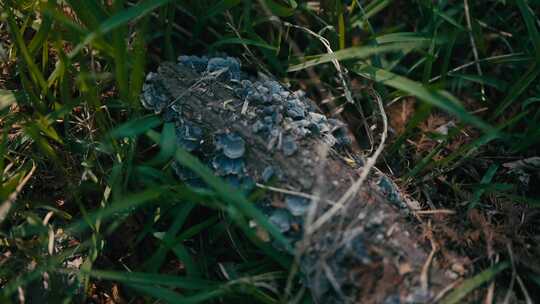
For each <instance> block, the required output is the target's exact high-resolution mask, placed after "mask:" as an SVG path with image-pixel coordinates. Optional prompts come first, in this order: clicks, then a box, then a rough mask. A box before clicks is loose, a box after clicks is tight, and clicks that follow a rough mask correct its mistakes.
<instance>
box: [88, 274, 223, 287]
mask: <svg viewBox="0 0 540 304" xmlns="http://www.w3.org/2000/svg"><path fill="white" fill-rule="evenodd" d="M81 272H82V273H84V274H87V275H89V276H91V277H93V278H96V279H99V280H109V281H116V282H120V283H132V284H145V285H161V286H167V287H175V288H182V289H190V290H201V289H209V288H216V287H218V286H219V285H220V282H215V281H210V280H204V279H199V278H191V277H186V276H176V275H167V274H156V273H146V272H121V271H107V270H89V271H85V270H81Z"/></svg>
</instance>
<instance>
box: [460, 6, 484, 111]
mask: <svg viewBox="0 0 540 304" xmlns="http://www.w3.org/2000/svg"><path fill="white" fill-rule="evenodd" d="M463 4H464V6H465V19H466V20H467V29H468V30H469V39H470V41H471V46H472V49H473V55H474V61H476V70H477V71H478V76H480V77H482V75H483V73H482V68H481V67H480V63H479V62H478V61H479V60H480V59H479V56H478V49H477V48H476V43H475V41H474V36H473V32H472V26H471V14H470V12H469V1H467V0H463ZM480 90H481V93H482V101H486V89H485V88H484V85H483V84H480Z"/></svg>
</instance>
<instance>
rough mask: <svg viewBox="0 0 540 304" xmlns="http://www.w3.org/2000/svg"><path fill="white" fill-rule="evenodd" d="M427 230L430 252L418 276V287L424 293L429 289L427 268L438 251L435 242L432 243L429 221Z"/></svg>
mask: <svg viewBox="0 0 540 304" xmlns="http://www.w3.org/2000/svg"><path fill="white" fill-rule="evenodd" d="M428 229H429V241H430V242H431V252H430V253H429V256H428V258H427V260H426V263H425V264H424V266H423V267H422V273H421V274H420V287H421V288H422V290H423V291H426V292H427V291H428V288H429V267H430V266H431V262H432V261H433V257H434V256H435V253H436V252H437V250H438V248H437V245H435V242H434V241H433V235H432V230H431V220H430V221H429V222H428Z"/></svg>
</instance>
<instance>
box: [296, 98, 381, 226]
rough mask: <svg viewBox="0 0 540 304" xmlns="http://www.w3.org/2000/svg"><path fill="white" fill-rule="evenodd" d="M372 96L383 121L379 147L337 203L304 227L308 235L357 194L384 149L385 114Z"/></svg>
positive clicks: (378, 100) (378, 101) (377, 99)
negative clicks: (311, 223)
mask: <svg viewBox="0 0 540 304" xmlns="http://www.w3.org/2000/svg"><path fill="white" fill-rule="evenodd" d="M373 95H374V97H375V101H376V102H377V105H378V106H379V111H380V112H381V117H382V120H383V132H382V136H381V142H380V143H379V146H378V147H377V150H375V153H373V155H372V156H371V157H369V158H368V159H367V160H366V164H365V166H364V167H363V168H362V173H361V174H360V177H359V178H358V179H357V180H356V182H355V183H354V184H352V185H351V187H349V189H348V190H347V192H345V194H344V195H343V196H342V197H341V198H340V199H339V201H338V202H337V203H336V204H335V205H334V206H332V208H330V209H329V210H328V211H326V212H325V213H323V214H322V215H321V216H320V217H319V218H318V219H317V220H316V221H315V223H313V225H310V226H307V225H306V231H309V232H310V233H313V232H314V231H316V230H317V229H319V228H320V227H321V226H322V225H323V224H324V223H326V222H327V221H328V220H329V219H331V218H332V217H333V216H334V215H335V214H336V213H337V212H338V211H339V210H340V209H341V208H343V207H344V206H345V204H346V203H348V202H349V200H350V199H351V198H353V197H354V196H355V195H356V194H357V193H358V190H359V189H360V187H362V185H363V184H364V182H365V181H366V179H367V177H368V175H369V173H370V171H371V169H372V168H373V167H374V166H375V163H376V162H377V159H378V158H379V156H380V155H381V153H382V151H383V149H384V143H385V142H386V137H387V135H388V119H387V117H386V113H385V111H384V105H383V104H382V100H381V97H380V96H379V95H378V94H377V93H376V92H374V91H373Z"/></svg>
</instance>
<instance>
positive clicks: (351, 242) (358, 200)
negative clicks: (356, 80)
mask: <svg viewBox="0 0 540 304" xmlns="http://www.w3.org/2000/svg"><path fill="white" fill-rule="evenodd" d="M259 77H260V76H259ZM259 81H261V82H264V81H266V80H265V79H261V78H259ZM238 87H239V84H238V83H236V82H231V81H227V80H225V81H219V77H217V78H216V77H208V75H201V74H199V73H197V72H195V71H194V70H193V69H191V68H189V67H186V66H183V65H181V64H175V63H171V62H165V63H163V64H161V66H160V67H159V68H158V71H157V73H154V74H153V75H152V77H149V78H148V81H147V83H146V84H145V90H146V91H147V92H150V91H151V90H154V91H153V92H154V93H155V92H160V93H162V94H163V95H164V96H165V99H166V100H167V108H165V109H164V110H163V113H165V116H167V115H168V114H167V113H169V114H170V113H172V114H173V115H172V116H175V115H177V117H175V118H173V120H175V121H179V123H178V124H182V123H186V122H189V123H190V124H193V125H196V126H198V127H199V128H200V129H202V139H203V140H202V144H201V147H200V148H198V149H199V150H198V152H196V153H197V154H198V155H199V156H200V157H202V158H206V159H207V160H211V159H212V158H213V157H215V153H216V152H215V150H216V149H215V145H214V144H215V142H216V139H215V136H216V134H222V133H231V132H232V133H235V134H239V135H240V136H241V138H242V139H243V140H244V141H245V149H246V152H245V155H244V156H243V160H244V163H245V168H243V170H242V173H241V175H245V176H249V177H250V178H252V179H253V180H255V181H256V182H257V184H258V185H259V187H263V188H264V187H265V186H264V185H266V186H268V187H267V190H268V189H270V190H268V192H267V194H266V199H267V200H268V202H269V205H270V206H271V207H270V209H271V210H270V213H269V214H272V212H274V211H276V210H280V209H283V210H287V211H290V208H289V209H287V208H288V207H290V206H288V205H287V203H288V201H287V199H288V197H289V198H290V196H293V197H294V196H298V197H303V196H305V197H307V198H309V205H310V207H312V206H315V207H312V208H313V209H312V210H313V212H314V213H312V214H313V215H314V218H315V219H317V218H319V217H320V215H321V214H323V213H325V212H326V211H328V209H329V208H331V207H332V205H333V204H335V202H337V201H338V200H339V199H340V198H341V196H342V195H343V194H344V193H345V192H346V191H347V189H348V188H349V187H350V185H351V184H352V183H353V182H354V181H355V180H356V179H357V178H358V176H359V174H360V172H361V170H362V161H360V160H359V159H360V157H357V155H359V153H358V152H359V151H356V150H355V148H354V146H346V145H341V147H337V146H336V145H334V146H332V144H333V143H335V141H336V140H335V139H336V138H337V136H332V135H333V134H334V135H335V132H336V131H338V130H339V129H340V128H341V126H340V124H339V122H336V121H333V120H332V123H328V125H329V126H330V128H331V130H329V131H328V130H327V132H326V133H325V132H320V133H319V134H316V133H317V132H308V133H310V134H307V135H303V136H295V135H294V134H295V132H296V131H298V130H296V129H295V124H301V123H303V121H302V120H294V119H290V118H287V114H286V113H287V105H280V104H279V102H276V101H273V102H271V103H266V104H265V103H258V102H251V101H249V102H246V100H242V99H239V98H238V96H237V93H235V90H237V88H238ZM291 94H294V93H291ZM284 95H287V94H284ZM143 96H144V94H143ZM146 96H147V97H146V98H147V99H148V98H152V97H151V94H147V95H146ZM149 96H150V97H149ZM290 96H293V95H290ZM294 96H297V97H298V98H297V99H298V100H301V102H302V104H301V106H302V107H303V108H304V109H305V112H306V113H308V114H309V113H315V114H309V115H312V116H311V117H319V116H317V115H318V114H320V112H319V111H318V110H317V108H316V107H315V105H314V104H313V103H312V102H311V101H310V100H309V99H307V98H305V97H302V96H301V94H296V95H294ZM289 98H290V97H289ZM284 102H285V99H284ZM143 103H144V102H143ZM146 103H150V101H149V100H146ZM269 106H270V107H274V109H275V112H276V113H278V114H273V115H274V116H278V118H277V122H276V123H275V126H276V128H277V129H279V130H278V131H279V132H274V133H276V134H277V133H279V134H278V135H276V136H275V137H272V136H271V135H268V134H267V133H268V132H267V133H264V132H263V133H261V132H256V130H255V129H256V128H255V127H254V125H256V124H257V122H258V121H261V120H262V119H263V118H264V116H265V115H267V114H268V112H269V110H268V109H269V108H268V107H269ZM170 109H175V110H173V111H172V112H167V111H170ZM265 113H266V114H265ZM282 114H283V115H282ZM316 114H317V115H316ZM279 115H282V116H283V117H282V119H281V120H280V119H279ZM306 115H307V114H306ZM169 116H170V115H169ZM295 121H296V122H295ZM298 121H300V122H298ZM291 124H292V126H291ZM322 126H323V127H324V126H325V125H322ZM295 130H296V131H295ZM303 130H304V129H301V130H300V131H303ZM306 130H308V129H307V128H306ZM340 132H341V131H340ZM296 133H298V132H296ZM286 138H289V139H290V138H293V140H294V144H295V145H296V148H297V149H292V150H293V151H292V154H291V151H286V149H285V147H284V145H285V144H290V143H285V139H286ZM272 140H273V141H274V143H272V142H271V141H272ZM293 146H294V145H293ZM268 168H272V169H273V171H274V172H275V174H274V175H275V176H276V178H274V179H272V182H271V183H270V184H269V183H268V178H267V176H265V175H268V171H269V169H268ZM265 170H266V172H265ZM269 187H272V188H269ZM284 190H285V191H284ZM285 192H288V193H289V194H284V193H285ZM291 193H298V194H297V195H294V194H291ZM408 202H409V203H408ZM413 208H415V207H413ZM309 210H311V209H309ZM412 211H413V210H411V204H410V200H408V199H407V197H406V196H404V195H403V194H402V193H401V192H400V191H399V189H398V188H397V186H396V185H395V184H394V183H393V182H392V180H391V179H390V178H389V177H388V176H385V175H384V174H382V173H381V172H378V171H376V170H375V172H373V173H372V174H370V177H369V178H368V180H367V181H366V183H365V184H364V185H363V187H362V188H361V189H360V190H359V191H358V193H357V194H356V195H355V196H354V198H353V199H352V200H350V201H349V202H348V203H347V204H345V205H344V207H343V208H341V209H340V211H339V212H338V213H337V214H336V215H335V216H333V217H332V218H331V219H330V220H328V221H326V222H325V223H324V224H323V225H322V226H320V227H319V228H318V229H317V230H316V231H313V232H311V233H309V234H306V233H304V234H303V238H302V239H301V240H299V241H298V242H296V250H297V254H298V256H299V257H300V259H299V261H300V269H301V271H302V272H303V275H305V276H306V278H307V280H306V281H307V283H306V285H307V286H308V287H309V288H310V290H311V292H312V294H313V296H314V298H315V300H316V301H317V302H318V303H344V302H347V303H351V302H358V303H403V302H405V303H428V302H431V301H433V299H434V298H435V297H436V296H437V294H438V293H439V292H440V291H441V290H442V289H443V288H444V287H446V286H447V285H448V284H449V282H450V278H449V277H448V276H447V275H445V272H444V270H443V269H442V268H441V266H440V265H438V264H437V259H433V261H432V262H431V263H430V262H429V258H430V252H431V251H432V248H430V246H429V244H430V243H429V241H428V240H427V239H425V238H424V237H422V236H421V231H420V229H419V228H418V227H419V225H418V222H416V221H415V218H414V217H413V212H412ZM307 213H308V216H309V214H310V211H308V212H307ZM290 223H291V224H292V227H293V228H290V229H289V230H287V231H284V233H285V234H295V233H296V235H302V233H299V232H298V230H302V229H305V228H306V226H309V224H307V225H306V223H310V221H309V220H308V219H306V218H305V217H304V216H296V217H295V216H291V221H290ZM295 223H297V224H298V225H294V224H295ZM311 223H312V221H311ZM295 227H296V232H295ZM285 228H287V227H285Z"/></svg>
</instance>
